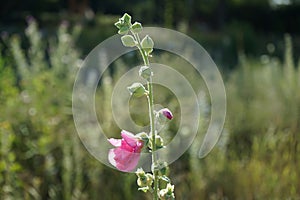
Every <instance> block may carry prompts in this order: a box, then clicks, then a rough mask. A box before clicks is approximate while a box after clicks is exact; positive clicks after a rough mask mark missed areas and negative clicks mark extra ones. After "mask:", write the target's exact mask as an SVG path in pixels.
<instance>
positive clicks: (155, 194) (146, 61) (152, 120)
mask: <svg viewBox="0 0 300 200" xmlns="http://www.w3.org/2000/svg"><path fill="white" fill-rule="evenodd" d="M132 34H133V36H134V38H135V40H136V41H137V42H138V44H137V47H138V49H139V51H140V53H141V55H142V57H143V61H144V65H146V66H149V58H148V55H147V53H146V52H145V51H144V50H143V48H142V46H141V41H140V38H139V35H138V34H135V33H133V32H132ZM147 87H148V91H149V93H148V95H147V99H148V107H149V118H150V133H151V137H152V151H151V152H152V173H153V177H154V191H153V200H158V177H157V171H156V169H155V167H154V166H155V164H156V161H157V158H156V152H155V151H156V143H155V134H156V133H155V130H156V129H155V116H154V101H153V84H152V77H151V76H150V78H149V80H148V81H147Z"/></svg>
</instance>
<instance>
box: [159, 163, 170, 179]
mask: <svg viewBox="0 0 300 200" xmlns="http://www.w3.org/2000/svg"><path fill="white" fill-rule="evenodd" d="M157 168H158V173H159V175H160V176H166V175H168V173H169V166H168V163H167V162H159V163H158V165H157Z"/></svg>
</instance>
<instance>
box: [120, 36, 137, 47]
mask: <svg viewBox="0 0 300 200" xmlns="http://www.w3.org/2000/svg"><path fill="white" fill-rule="evenodd" d="M121 41H122V43H123V45H124V46H125V47H134V46H135V45H136V44H137V42H136V41H135V39H134V38H133V37H132V36H131V35H124V36H122V37H121Z"/></svg>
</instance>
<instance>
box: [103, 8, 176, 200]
mask: <svg viewBox="0 0 300 200" xmlns="http://www.w3.org/2000/svg"><path fill="white" fill-rule="evenodd" d="M115 26H116V27H117V28H118V29H119V31H118V33H119V34H121V35H122V37H121V41H122V43H123V45H124V46H126V47H137V48H138V50H139V52H140V54H141V56H142V58H143V62H144V65H143V66H142V67H141V68H140V70H139V76H141V77H142V78H144V79H145V80H146V81H147V85H146V86H144V85H143V84H142V83H133V84H132V85H131V86H129V87H128V90H129V92H130V94H131V95H132V96H134V97H142V96H146V97H147V100H148V109H149V119H150V132H149V133H148V134H147V133H144V132H142V133H138V134H136V135H134V134H132V133H130V132H128V131H125V130H122V132H121V136H122V139H114V138H111V139H109V140H108V141H109V142H110V143H111V144H112V145H113V146H115V147H116V148H114V149H111V150H110V151H109V154H108V159H109V162H110V163H111V164H112V165H113V166H115V167H116V168H117V169H119V170H121V171H125V172H131V171H132V170H134V169H135V168H136V166H137V164H138V161H139V158H140V152H141V151H142V148H146V149H147V150H148V151H149V152H151V155H152V156H151V157H152V165H151V173H146V172H145V171H144V170H143V169H142V168H139V169H137V171H136V175H137V177H138V178H137V185H138V186H139V188H138V190H141V191H143V192H151V193H152V195H153V199H154V200H158V199H162V200H167V199H168V200H169V199H170V200H171V199H175V195H174V185H172V184H171V180H170V179H169V177H168V176H167V175H168V173H169V168H168V164H167V163H166V162H163V161H160V160H158V158H157V152H156V151H157V150H158V149H160V148H163V147H164V143H163V139H162V138H161V136H160V135H158V132H157V130H156V125H157V124H159V123H165V122H166V121H168V120H171V119H172V118H173V114H172V113H171V111H170V110H169V109H168V108H163V109H161V110H159V111H155V110H154V102H153V83H152V76H153V72H152V69H151V67H150V63H149V57H151V52H152V51H153V47H154V42H153V40H152V39H151V37H150V36H148V35H146V36H145V37H144V38H143V39H142V40H141V39H140V37H139V33H140V32H141V31H142V29H143V28H142V25H141V23H139V22H135V23H133V24H132V23H131V16H130V15H128V14H127V13H125V14H124V15H123V17H122V18H120V19H119V21H118V22H116V23H115Z"/></svg>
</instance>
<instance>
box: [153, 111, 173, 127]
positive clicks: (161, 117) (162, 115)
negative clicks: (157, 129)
mask: <svg viewBox="0 0 300 200" xmlns="http://www.w3.org/2000/svg"><path fill="white" fill-rule="evenodd" d="M156 117H157V120H158V121H159V122H160V123H162V124H163V123H165V122H166V120H167V119H168V120H171V119H173V114H172V112H171V111H170V110H169V109H168V108H163V109H161V110H159V111H158V112H157V113H156Z"/></svg>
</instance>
